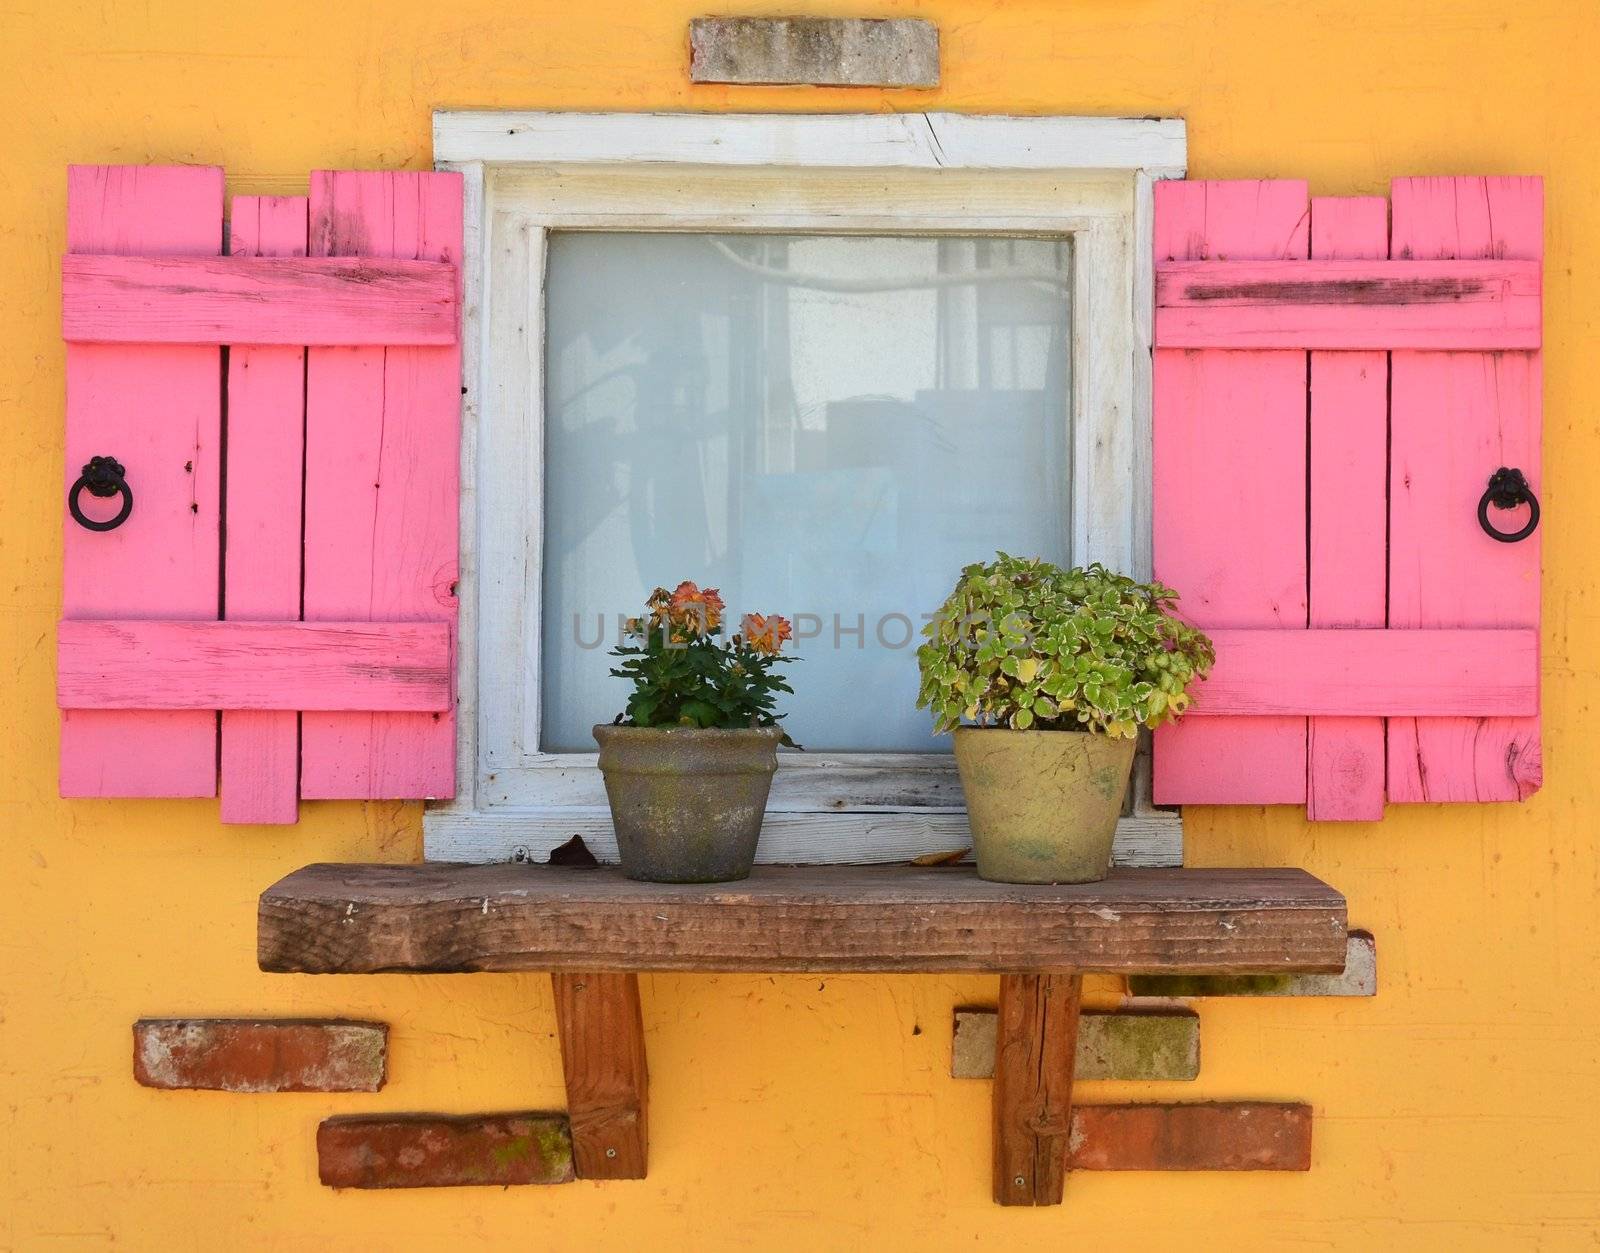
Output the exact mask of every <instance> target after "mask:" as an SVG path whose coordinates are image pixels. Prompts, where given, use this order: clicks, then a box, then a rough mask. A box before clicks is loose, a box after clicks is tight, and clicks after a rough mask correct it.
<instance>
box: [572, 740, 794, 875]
mask: <svg viewBox="0 0 1600 1253" xmlns="http://www.w3.org/2000/svg"><path fill="white" fill-rule="evenodd" d="M594 738H595V740H596V741H597V742H598V743H599V745H600V772H601V774H603V775H604V776H605V780H606V798H607V799H608V800H609V801H610V802H611V821H612V824H613V825H614V826H615V827H616V831H617V849H618V852H619V853H620V855H621V858H622V870H623V873H624V874H626V875H627V876H628V878H630V879H643V880H646V881H647V882H650V883H725V882H727V881H729V880H731V879H745V878H748V877H749V875H750V867H751V866H752V865H753V864H754V862H755V857H756V841H757V839H758V838H759V837H760V835H761V819H762V817H763V816H764V815H765V813H766V808H767V793H768V792H769V791H770V790H771V788H772V774H773V772H774V771H775V770H777V768H778V743H779V741H781V740H782V739H783V728H781V727H741V728H738V729H736V730H719V729H708V730H702V729H700V728H697V727H620V726H610V725H607V724H601V725H600V726H597V727H595V729H594Z"/></svg>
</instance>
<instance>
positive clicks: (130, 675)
mask: <svg viewBox="0 0 1600 1253" xmlns="http://www.w3.org/2000/svg"><path fill="white" fill-rule="evenodd" d="M450 700H451V674H450V628H449V625H448V624H447V623H444V622H234V621H228V622H186V621H175V622H160V621H151V620H148V619H138V620H131V621H120V622H119V621H83V620H72V619H68V620H66V621H63V622H62V623H61V641H60V664H59V666H58V669H57V675H56V703H57V704H59V705H60V706H61V708H63V709H208V710H209V709H230V710H231V709H252V710H297V709H305V710H312V709H316V710H372V709H379V710H410V711H440V710H446V709H449V708H450Z"/></svg>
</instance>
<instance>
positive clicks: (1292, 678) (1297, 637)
mask: <svg viewBox="0 0 1600 1253" xmlns="http://www.w3.org/2000/svg"><path fill="white" fill-rule="evenodd" d="M1210 634H1211V639H1212V642H1213V643H1214V644H1215V645H1216V648H1217V664H1216V667H1215V669H1213V670H1212V672H1211V675H1210V677H1209V678H1207V679H1206V680H1205V681H1204V682H1203V683H1200V684H1198V685H1196V686H1195V687H1194V688H1193V689H1192V692H1193V695H1194V705H1193V706H1192V707H1191V708H1190V710H1189V716H1191V717H1195V718H1204V717H1209V716H1213V715H1246V716H1249V715H1258V714H1279V713H1296V714H1327V715H1333V716H1338V717H1361V716H1382V715H1387V714H1395V715H1406V716H1423V715H1425V716H1438V715H1449V714H1465V715H1473V714H1490V713H1502V714H1533V713H1536V712H1537V711H1538V708H1539V636H1538V633H1537V632H1536V631H1513V630H1505V631H1473V630H1459V631H1389V630H1381V629H1377V628H1374V629H1370V630H1361V629H1340V628H1333V629H1317V630H1308V631H1235V630H1220V631H1212V632H1211V633H1210Z"/></svg>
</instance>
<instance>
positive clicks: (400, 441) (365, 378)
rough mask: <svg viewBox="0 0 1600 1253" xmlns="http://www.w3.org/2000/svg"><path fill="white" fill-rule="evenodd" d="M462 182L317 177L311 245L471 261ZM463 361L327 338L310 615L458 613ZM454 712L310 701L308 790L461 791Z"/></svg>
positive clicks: (312, 398)
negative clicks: (327, 707)
mask: <svg viewBox="0 0 1600 1253" xmlns="http://www.w3.org/2000/svg"><path fill="white" fill-rule="evenodd" d="M461 195H462V189H461V179H460V177H459V176H458V175H456V174H447V173H438V174H434V173H424V174H412V173H388V172H362V173H331V172H326V171H318V172H316V173H314V174H313V175H312V179H311V253H312V255H313V256H328V257H352V256H360V257H388V258H398V259H401V260H424V261H439V262H447V263H449V264H451V265H456V266H459V264H460V261H461V248H462V231H461V208H462V200H461ZM460 393H461V362H460V354H459V351H458V349H457V348H456V347H454V346H446V347H405V348H313V349H312V350H311V352H310V356H309V360H308V362H307V393H306V395H307V400H306V405H307V408H306V525H305V598H304V616H305V618H306V620H307V621H328V620H335V621H361V620H366V621H376V622H394V621H408V620H414V621H433V622H442V623H447V624H448V625H449V627H450V629H451V631H452V632H453V631H454V628H455V620H456V587H455V585H456V567H457V526H458V522H457V516H458V479H459V468H458V465H459V463H458V450H459V440H460V409H461V395H460ZM454 791H455V716H454V711H453V708H447V709H445V710H443V711H441V712H437V713H378V714H368V713H361V714H354V713H351V714H310V713H308V714H306V715H305V717H304V718H303V719H302V721H301V779H300V794H301V795H302V796H304V797H307V798H313V797H317V798H322V797H329V798H337V797H358V798H402V797H446V796H451V795H453V794H454Z"/></svg>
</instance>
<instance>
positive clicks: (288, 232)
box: [222, 196, 307, 823]
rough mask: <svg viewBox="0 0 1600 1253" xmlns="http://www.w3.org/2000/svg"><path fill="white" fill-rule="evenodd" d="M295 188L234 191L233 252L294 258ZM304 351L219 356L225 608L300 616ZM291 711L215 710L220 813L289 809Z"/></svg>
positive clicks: (293, 784)
mask: <svg viewBox="0 0 1600 1253" xmlns="http://www.w3.org/2000/svg"><path fill="white" fill-rule="evenodd" d="M306 222H307V201H306V198H305V197H304V196H236V197H234V201H233V235H232V248H231V251H232V253H233V255H234V256H245V257H303V256H305V253H306ZM305 360H306V354H305V349H304V348H297V347H296V348H290V347H271V348H267V347H238V348H234V349H232V350H231V351H230V353H229V354H228V502H227V508H228V527H227V534H226V544H227V551H226V556H225V559H224V584H223V586H224V592H225V604H224V611H223V616H224V617H226V618H231V619H235V620H238V619H250V620H254V621H257V622H294V621H297V620H298V619H299V617H300V521H301V505H302V492H303V483H302V481H301V480H302V474H303V471H304V457H303V454H304V451H305ZM299 791H300V715H299V714H298V713H296V712H292V711H291V712H276V711H271V712H269V711H258V710H229V711H227V712H225V713H224V714H223V715H222V821H223V822H241V823H243V822H255V823H292V822H294V821H296V820H297V818H298V817H299V810H300V806H299Z"/></svg>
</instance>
